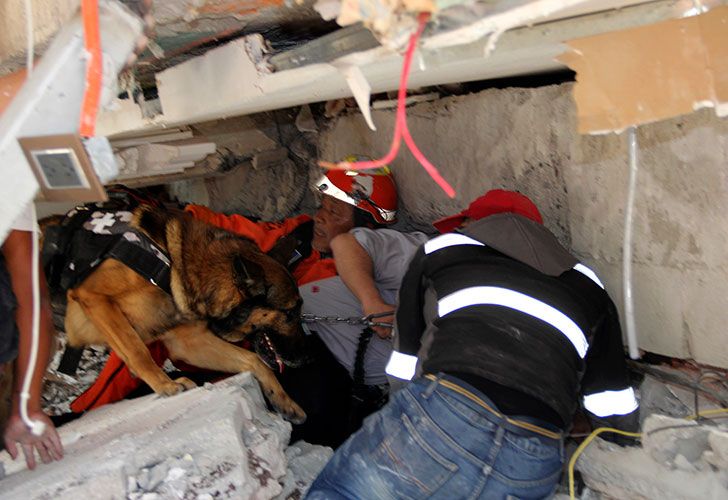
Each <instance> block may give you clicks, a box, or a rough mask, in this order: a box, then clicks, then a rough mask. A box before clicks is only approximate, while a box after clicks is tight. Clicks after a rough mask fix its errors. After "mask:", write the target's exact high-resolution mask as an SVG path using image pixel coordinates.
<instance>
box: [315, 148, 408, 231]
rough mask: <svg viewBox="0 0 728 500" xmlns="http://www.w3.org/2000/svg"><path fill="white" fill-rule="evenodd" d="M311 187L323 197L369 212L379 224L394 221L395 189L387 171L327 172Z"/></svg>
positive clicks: (384, 169) (383, 169)
mask: <svg viewBox="0 0 728 500" xmlns="http://www.w3.org/2000/svg"><path fill="white" fill-rule="evenodd" d="M346 160H347V161H355V159H352V160H349V158H347V159H346ZM314 186H315V187H316V189H318V191H319V192H321V193H323V194H326V195H328V196H333V197H334V198H336V199H337V200H341V201H343V202H345V203H348V204H349V205H353V206H355V207H356V208H358V209H360V210H364V211H366V212H369V213H370V214H372V216H373V217H374V220H376V221H377V222H378V223H380V224H392V223H394V222H395V221H396V218H397V188H396V186H395V185H394V179H393V178H392V173H391V172H390V170H389V168H388V167H381V168H375V169H368V170H327V171H326V172H325V173H324V175H323V176H321V178H320V179H319V180H318V181H317V182H316V183H315V184H314Z"/></svg>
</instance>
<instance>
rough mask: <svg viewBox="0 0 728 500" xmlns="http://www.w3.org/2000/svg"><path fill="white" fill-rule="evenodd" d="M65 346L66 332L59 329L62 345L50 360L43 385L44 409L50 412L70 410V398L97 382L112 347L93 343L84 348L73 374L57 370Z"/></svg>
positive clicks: (61, 412) (56, 412)
mask: <svg viewBox="0 0 728 500" xmlns="http://www.w3.org/2000/svg"><path fill="white" fill-rule="evenodd" d="M65 348H66V335H65V333H63V332H60V333H59V348H58V351H57V352H56V354H55V355H54V356H53V359H52V360H51V363H50V365H49V367H48V370H47V372H46V379H45V384H44V385H43V394H42V404H43V411H45V412H46V413H47V414H48V415H62V414H64V413H68V412H70V411H71V408H70V404H71V402H72V401H73V400H74V399H76V397H78V396H79V395H80V394H81V393H82V392H84V391H85V390H86V389H88V388H89V387H90V386H91V384H93V383H94V381H95V380H96V379H97V378H98V376H99V372H100V371H101V369H102V368H103V367H104V364H106V360H107V358H108V357H109V350H108V349H107V348H105V347H101V346H90V347H88V348H86V349H84V350H83V354H82V356H81V361H80V362H79V365H78V369H77V370H76V376H75V377H70V376H68V375H66V374H64V373H61V372H59V371H58V364H59V363H60V361H61V357H62V356H63V352H64V350H65Z"/></svg>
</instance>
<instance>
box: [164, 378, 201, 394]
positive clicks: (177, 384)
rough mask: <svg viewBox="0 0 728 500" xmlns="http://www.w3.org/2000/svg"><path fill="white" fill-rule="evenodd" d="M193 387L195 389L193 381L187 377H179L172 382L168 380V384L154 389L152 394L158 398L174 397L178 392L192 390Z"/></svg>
mask: <svg viewBox="0 0 728 500" xmlns="http://www.w3.org/2000/svg"><path fill="white" fill-rule="evenodd" d="M195 387H197V384H195V383H194V382H193V381H191V380H190V379H188V378H187V377H180V378H178V379H176V380H175V381H174V382H173V381H171V380H170V381H169V382H166V383H164V384H162V385H161V386H160V387H158V388H156V389H155V390H154V392H156V393H157V394H159V395H160V396H174V395H175V394H179V393H180V392H183V391H186V390H188V389H194V388H195Z"/></svg>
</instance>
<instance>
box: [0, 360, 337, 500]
mask: <svg viewBox="0 0 728 500" xmlns="http://www.w3.org/2000/svg"><path fill="white" fill-rule="evenodd" d="M290 432H291V427H290V424H288V423H287V422H285V421H284V420H283V419H282V418H281V417H280V416H278V415H277V414H274V413H271V412H269V411H268V410H267V409H266V404H265V401H264V399H263V396H262V394H261V392H260V389H259V387H258V384H257V382H256V381H255V379H254V378H253V377H252V375H250V374H249V373H243V374H240V375H236V376H234V377H230V378H228V379H226V380H224V381H222V382H219V383H217V384H207V385H206V386H204V387H199V388H197V389H194V390H191V391H188V392H185V393H183V394H179V395H177V396H174V397H170V398H159V397H158V396H156V395H149V396H145V397H142V398H138V399H135V400H130V401H122V402H120V403H116V404H113V405H107V406H104V407H102V408H100V409H98V410H94V411H91V412H89V413H87V414H85V415H84V416H83V417H81V418H80V419H78V420H75V421H73V422H71V423H69V424H66V425H64V426H61V427H60V428H59V434H60V435H61V439H62V441H63V443H64V447H65V457H64V459H63V460H62V461H59V462H53V463H51V464H41V465H39V466H38V468H37V469H36V470H35V471H33V472H31V471H28V470H26V468H25V462H24V461H12V460H11V459H10V457H9V456H8V455H7V453H6V452H3V453H0V465H2V467H3V468H4V471H5V474H6V477H5V478H4V479H2V492H3V493H2V496H3V498H7V499H16V498H17V499H23V500H26V499H30V498H62V499H75V498H127V499H134V500H136V499H142V498H144V499H152V498H274V497H276V496H277V495H279V494H281V493H282V492H284V491H285V492H286V494H287V495H288V494H291V493H295V492H296V491H298V492H299V493H300V494H301V495H302V494H303V492H305V490H306V488H308V486H309V485H310V483H311V481H312V480H313V478H314V477H315V476H316V474H317V473H318V471H319V470H320V469H321V467H323V464H324V463H325V462H326V460H328V458H329V457H330V456H331V454H332V450H331V449H330V448H324V447H321V446H311V445H308V446H305V445H304V446H302V445H297V448H296V450H295V451H292V452H290V453H287V451H286V448H287V447H288V440H289V438H290ZM289 457H290V458H289ZM289 459H290V460H291V461H292V462H295V465H294V466H292V467H291V468H289V466H288V463H289ZM288 476H290V477H288ZM29 485H30V487H29ZM284 486H285V490H284Z"/></svg>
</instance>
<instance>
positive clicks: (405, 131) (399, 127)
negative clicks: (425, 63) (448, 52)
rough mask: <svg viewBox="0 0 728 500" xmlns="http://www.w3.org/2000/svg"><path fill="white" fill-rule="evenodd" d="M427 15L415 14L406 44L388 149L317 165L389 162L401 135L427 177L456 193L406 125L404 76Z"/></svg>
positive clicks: (361, 166) (345, 166)
mask: <svg viewBox="0 0 728 500" xmlns="http://www.w3.org/2000/svg"><path fill="white" fill-rule="evenodd" d="M429 18H430V14H429V13H425V12H423V13H420V15H419V16H418V21H419V26H418V28H417V31H416V32H415V33H413V34H412V36H411V37H410V40H409V45H408V46H407V52H406V53H405V56H404V64H403V65H402V76H401V77H400V80H399V89H398V90H397V115H396V121H395V125H394V137H392V145H391V147H390V148H389V152H388V153H387V154H386V155H385V156H384V157H382V158H380V159H378V160H371V161H356V162H348V161H342V162H338V163H331V162H326V161H322V162H319V165H321V166H322V167H324V168H328V169H335V170H364V169H369V168H378V167H382V166H384V165H387V164H389V163H391V162H392V160H394V159H395V158H396V157H397V153H398V152H399V147H400V145H401V144H402V139H403V138H404V142H405V144H407V147H408V148H409V149H410V151H411V152H412V155H413V156H414V157H415V158H416V159H417V161H418V162H420V165H422V166H423V167H424V169H425V170H426V171H427V173H428V174H429V175H430V177H432V179H433V180H434V181H435V182H436V183H437V185H438V186H440V188H442V190H443V191H445V194H447V195H448V196H449V197H450V198H454V197H455V190H454V189H453V188H452V186H451V185H450V184H449V183H448V182H447V181H446V180H445V179H444V178H443V177H442V175H440V172H439V171H438V170H437V167H435V166H434V165H433V164H432V163H431V162H430V161H429V160H428V159H427V157H425V155H424V154H423V153H422V151H420V148H418V147H417V144H416V143H415V141H414V139H413V138H412V135H411V134H410V131H409V128H408V127H407V111H406V109H405V99H406V98H407V80H408V79H409V73H410V67H411V66H412V58H413V56H414V53H415V48H416V47H417V41H418V40H419V38H420V35H422V31H423V30H424V29H425V24H426V23H427V20H428V19H429Z"/></svg>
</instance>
